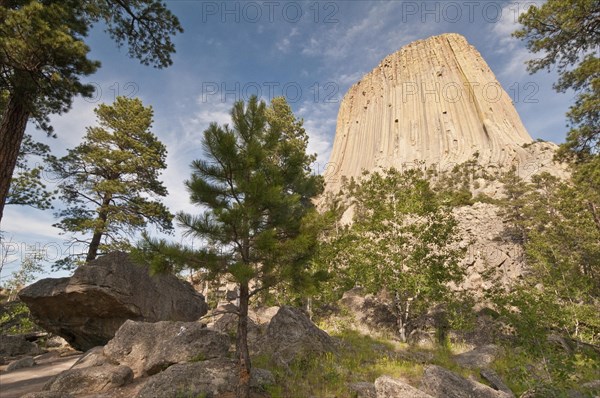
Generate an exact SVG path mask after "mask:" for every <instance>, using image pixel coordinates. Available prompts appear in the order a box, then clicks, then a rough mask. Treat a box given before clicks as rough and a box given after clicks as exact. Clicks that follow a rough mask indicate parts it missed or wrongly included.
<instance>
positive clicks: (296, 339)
mask: <svg viewBox="0 0 600 398" xmlns="http://www.w3.org/2000/svg"><path fill="white" fill-rule="evenodd" d="M335 350H336V342H335V340H334V339H333V338H332V337H331V336H329V335H328V334H327V333H326V332H324V331H323V330H321V329H319V328H318V327H317V326H316V325H315V324H314V323H313V322H312V321H311V320H310V319H309V318H308V316H307V315H306V313H305V312H304V311H302V310H301V309H299V308H294V307H288V306H284V307H281V308H280V309H279V311H278V312H277V314H276V315H275V316H274V317H273V318H272V319H271V322H270V323H269V326H268V328H267V331H266V333H265V336H264V337H263V338H261V341H260V343H259V351H260V352H261V353H263V354H267V355H270V356H271V359H272V360H273V362H275V363H277V364H280V365H283V366H287V365H288V364H289V363H290V362H292V360H294V359H295V358H299V357H303V356H306V355H311V354H322V353H325V352H334V351H335Z"/></svg>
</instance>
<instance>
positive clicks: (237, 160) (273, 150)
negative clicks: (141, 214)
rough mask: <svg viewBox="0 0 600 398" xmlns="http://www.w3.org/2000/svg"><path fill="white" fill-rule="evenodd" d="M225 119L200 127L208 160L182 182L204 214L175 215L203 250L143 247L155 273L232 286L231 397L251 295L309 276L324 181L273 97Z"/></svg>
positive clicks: (244, 377)
mask: <svg viewBox="0 0 600 398" xmlns="http://www.w3.org/2000/svg"><path fill="white" fill-rule="evenodd" d="M231 118H232V126H231V127H230V126H228V125H225V126H218V125H217V124H215V123H213V124H211V125H210V127H209V128H208V129H207V130H206V131H205V132H204V138H203V142H202V145H203V149H204V152H205V156H206V157H205V159H203V160H196V161H194V162H193V163H192V177H191V179H190V180H188V181H186V186H187V188H188V190H189V192H190V195H191V200H192V203H194V204H196V205H198V206H200V207H201V208H202V209H203V210H202V213H201V214H200V215H190V214H184V213H180V214H178V216H177V219H178V221H179V223H180V224H181V225H182V226H183V227H184V228H185V229H186V230H187V232H188V234H189V235H191V236H194V237H197V238H201V239H203V240H205V241H206V243H207V245H206V247H205V248H204V249H202V250H200V251H196V252H194V251H189V250H188V251H187V252H186V251H179V250H173V249H178V247H177V245H170V246H169V245H166V244H164V242H162V243H160V242H158V243H157V242H152V241H150V242H146V245H145V248H144V250H146V251H152V250H153V249H159V251H161V250H160V249H162V253H159V256H158V257H157V258H158V260H155V261H154V263H153V264H154V265H155V267H157V270H170V269H172V267H173V266H174V265H175V264H177V263H180V264H181V263H182V262H183V263H185V264H186V265H187V266H195V267H198V268H204V269H206V270H208V271H209V273H210V275H211V276H212V277H214V278H218V277H226V278H229V279H231V280H233V281H235V282H236V283H237V285H238V290H239V296H238V297H239V308H238V310H237V311H238V316H239V322H238V327H237V341H236V357H237V359H238V361H239V364H240V378H239V385H238V388H237V396H238V397H243V398H247V397H248V396H249V381H250V368H251V363H250V357H249V352H248V341H247V333H248V305H249V302H250V299H251V298H252V297H254V296H255V295H257V294H259V293H260V292H262V291H266V290H268V289H272V288H274V287H275V286H277V285H281V284H282V283H284V282H287V283H289V284H299V285H303V284H304V283H305V282H306V281H307V280H309V279H310V278H309V276H310V275H309V272H307V271H308V268H309V260H310V257H311V255H312V253H313V251H314V249H315V247H316V240H317V236H318V228H319V224H320V223H319V222H318V219H319V216H318V213H317V212H316V210H315V209H314V206H313V203H312V199H313V198H314V197H315V196H316V195H318V194H319V193H321V191H322V185H323V184H322V178H321V177H320V176H316V175H313V174H311V172H310V165H311V163H312V162H313V161H314V159H315V156H314V155H308V154H306V146H307V143H308V136H307V135H306V132H305V131H304V128H303V127H302V121H299V120H296V118H295V117H294V115H293V113H292V111H291V109H290V107H289V105H288V104H287V102H286V101H285V99H284V98H274V99H273V100H272V102H271V105H270V106H269V107H267V106H266V105H265V103H264V102H262V101H260V102H259V101H258V99H257V98H256V97H252V98H250V100H249V101H248V103H247V104H246V105H244V103H243V102H241V101H240V102H237V103H236V104H235V105H234V107H233V109H232V111H231ZM179 248H180V247H179ZM165 249H167V250H165ZM173 252H177V253H173ZM186 257H187V259H186Z"/></svg>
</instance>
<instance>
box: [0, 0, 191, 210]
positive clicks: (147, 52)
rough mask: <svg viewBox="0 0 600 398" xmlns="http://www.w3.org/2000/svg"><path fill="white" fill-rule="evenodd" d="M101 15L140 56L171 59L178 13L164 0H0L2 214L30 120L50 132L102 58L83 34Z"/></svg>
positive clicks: (161, 61) (86, 88)
mask: <svg viewBox="0 0 600 398" xmlns="http://www.w3.org/2000/svg"><path fill="white" fill-rule="evenodd" d="M97 22H103V23H104V24H105V26H106V31H107V32H108V33H109V35H110V36H111V37H112V38H113V39H114V40H115V41H116V43H117V44H118V45H123V44H127V46H128V51H129V55H130V56H132V57H136V58H138V59H140V61H141V62H142V63H143V64H147V65H154V66H156V67H165V66H168V65H170V64H171V58H170V54H171V53H173V52H174V50H175V48H174V45H173V43H172V41H171V36H173V35H174V34H176V33H177V32H181V31H182V29H181V26H180V24H179V21H178V20H177V18H176V17H175V16H174V15H173V14H172V13H171V12H170V11H169V10H168V9H167V8H166V7H165V6H164V4H163V3H162V2H161V1H160V0H133V1H125V0H64V1H60V2H59V1H46V0H2V1H0V84H1V85H0V111H1V114H2V120H1V121H0V220H1V219H2V214H3V210H4V204H5V203H6V199H7V197H8V193H9V187H10V183H11V178H12V175H13V171H14V168H15V166H16V164H17V160H18V157H19V153H20V149H21V143H22V141H23V137H24V134H25V128H26V125H27V122H28V121H29V120H32V121H34V122H35V123H36V124H37V126H38V127H40V128H42V129H43V130H45V131H47V132H48V134H51V132H52V128H51V126H50V124H49V118H48V116H49V115H50V114H53V113H58V114H60V113H63V112H66V111H67V110H68V109H69V108H70V107H71V103H72V100H73V97H74V96H76V95H78V94H79V95H83V96H90V95H91V94H92V92H93V86H92V85H88V84H84V83H82V82H81V78H82V77H83V76H87V75H90V74H92V73H94V72H95V71H96V69H97V68H98V67H99V66H100V63H99V62H97V61H92V60H90V59H88V58H87V53H88V52H89V48H88V46H87V45H86V44H85V42H84V38H85V37H86V36H87V35H88V32H89V28H90V27H91V26H93V25H94V24H95V23H97Z"/></svg>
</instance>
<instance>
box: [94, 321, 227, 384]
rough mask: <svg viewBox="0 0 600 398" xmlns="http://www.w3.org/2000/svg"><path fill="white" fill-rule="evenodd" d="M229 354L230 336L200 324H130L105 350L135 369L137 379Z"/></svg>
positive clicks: (113, 360)
mask: <svg viewBox="0 0 600 398" xmlns="http://www.w3.org/2000/svg"><path fill="white" fill-rule="evenodd" d="M228 351H229V337H228V336H227V335H225V334H223V333H219V332H216V331H214V330H210V329H207V328H206V327H204V326H203V325H202V324H200V323H198V322H156V323H146V322H135V321H126V322H125V323H124V324H123V326H121V328H120V329H119V330H118V331H117V333H116V334H115V337H114V338H113V339H112V340H111V341H109V342H108V344H107V345H106V346H105V347H104V355H106V357H107V358H109V360H111V361H112V362H115V363H119V364H125V365H127V366H129V367H131V369H133V372H134V374H135V376H136V377H137V376H146V375H153V374H156V373H158V372H161V371H163V370H165V369H166V368H168V367H169V366H171V365H173V364H176V363H180V362H190V361H204V360H207V359H213V358H221V357H225V356H226V355H227V352H228Z"/></svg>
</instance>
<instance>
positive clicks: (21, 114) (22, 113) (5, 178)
mask: <svg viewBox="0 0 600 398" xmlns="http://www.w3.org/2000/svg"><path fill="white" fill-rule="evenodd" d="M27 119H29V111H27V109H26V108H25V106H23V104H22V103H21V102H19V100H18V99H17V98H15V97H14V96H12V95H11V96H10V97H9V99H8V103H7V104H6V109H5V110H4V114H3V115H2V121H1V122H0V222H1V221H2V215H3V214H4V204H5V203H6V199H7V197H8V190H9V188H10V181H11V179H12V175H13V171H14V170H15V166H16V164H17V158H18V157H19V150H20V149H21V141H23V136H24V135H25V128H26V127H27Z"/></svg>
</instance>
